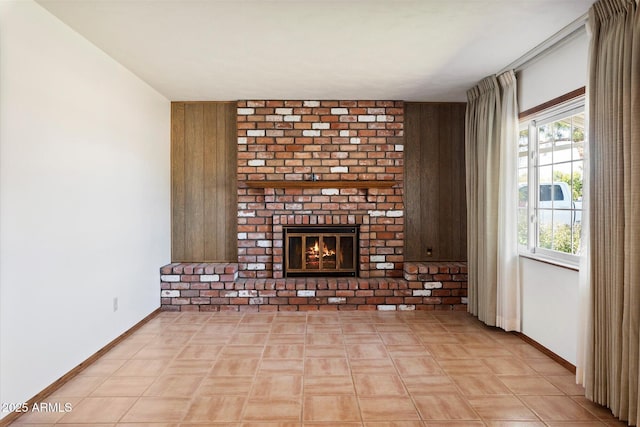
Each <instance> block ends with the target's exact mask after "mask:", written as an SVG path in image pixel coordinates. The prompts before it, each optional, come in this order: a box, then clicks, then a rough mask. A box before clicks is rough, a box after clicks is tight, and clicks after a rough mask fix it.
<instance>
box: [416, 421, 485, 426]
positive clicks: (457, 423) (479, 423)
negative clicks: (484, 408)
mask: <svg viewBox="0 0 640 427" xmlns="http://www.w3.org/2000/svg"><path fill="white" fill-rule="evenodd" d="M424 425H425V427H480V426H482V427H484V426H485V425H486V424H485V423H483V422H482V421H425V423H424Z"/></svg>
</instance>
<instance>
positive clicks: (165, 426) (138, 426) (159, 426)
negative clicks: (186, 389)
mask: <svg viewBox="0 0 640 427" xmlns="http://www.w3.org/2000/svg"><path fill="white" fill-rule="evenodd" d="M179 426H180V424H178V423H118V424H116V427H179ZM65 427H67V426H65ZM91 427H94V425H93V424H91Z"/></svg>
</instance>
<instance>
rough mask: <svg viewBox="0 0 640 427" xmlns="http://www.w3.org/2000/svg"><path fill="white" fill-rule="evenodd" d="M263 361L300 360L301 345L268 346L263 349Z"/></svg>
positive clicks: (302, 349) (302, 350)
mask: <svg viewBox="0 0 640 427" xmlns="http://www.w3.org/2000/svg"><path fill="white" fill-rule="evenodd" d="M262 357H263V358H265V359H301V358H303V357H304V345H303V344H270V345H267V346H266V347H265V349H264V353H263V356H262Z"/></svg>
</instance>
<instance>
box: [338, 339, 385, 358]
mask: <svg viewBox="0 0 640 427" xmlns="http://www.w3.org/2000/svg"><path fill="white" fill-rule="evenodd" d="M347 353H348V354H349V359H351V360H359V359H386V358H388V357H389V353H387V350H386V348H385V346H384V344H382V343H380V344H374V343H369V344H347Z"/></svg>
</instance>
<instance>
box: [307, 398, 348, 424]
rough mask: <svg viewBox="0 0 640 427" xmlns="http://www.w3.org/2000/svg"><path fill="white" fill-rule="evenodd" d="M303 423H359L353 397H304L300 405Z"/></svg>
mask: <svg viewBox="0 0 640 427" xmlns="http://www.w3.org/2000/svg"><path fill="white" fill-rule="evenodd" d="M302 417H303V420H304V421H332V422H343V421H360V411H359V410H358V401H357V399H356V398H355V396H306V397H305V398H304V401H303V404H302Z"/></svg>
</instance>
